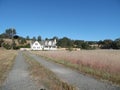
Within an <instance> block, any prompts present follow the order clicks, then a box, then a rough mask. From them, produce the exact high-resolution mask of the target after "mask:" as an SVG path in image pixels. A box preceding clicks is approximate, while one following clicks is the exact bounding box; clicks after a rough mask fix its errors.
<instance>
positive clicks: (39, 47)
mask: <svg viewBox="0 0 120 90" xmlns="http://www.w3.org/2000/svg"><path fill="white" fill-rule="evenodd" d="M42 49H43V46H42V45H41V44H40V43H39V42H38V41H35V42H34V43H33V44H32V43H31V50H42Z"/></svg>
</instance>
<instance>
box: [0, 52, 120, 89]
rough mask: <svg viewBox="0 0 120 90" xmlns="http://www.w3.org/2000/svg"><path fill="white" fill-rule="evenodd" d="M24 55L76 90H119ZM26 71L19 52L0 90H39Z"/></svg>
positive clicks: (36, 57) (56, 65)
mask: <svg viewBox="0 0 120 90" xmlns="http://www.w3.org/2000/svg"><path fill="white" fill-rule="evenodd" d="M26 53H27V54H28V55H30V56H31V57H33V58H34V59H35V60H37V61H38V62H39V63H41V64H42V65H43V66H45V67H46V68H48V69H50V70H51V71H53V72H54V73H55V74H56V76H58V78H60V79H61V80H63V81H65V82H68V83H69V84H72V85H74V86H76V87H78V90H120V87H118V86H114V85H111V84H108V83H105V82H101V81H99V80H96V79H94V78H91V77H89V76H85V75H83V74H80V73H78V72H77V71H74V70H72V69H70V68H66V67H64V66H63V65H60V64H56V63H54V62H49V61H46V60H44V59H42V58H40V57H38V56H36V55H33V54H31V53H28V52H26ZM27 69H28V64H27V63H26V62H25V60H24V57H23V56H22V52H19V53H18V56H17V57H16V60H15V64H14V66H13V68H12V70H11V71H10V73H9V75H8V77H7V79H6V81H5V83H4V84H3V87H1V88H0V90H40V86H39V87H38V86H36V85H35V83H34V81H32V80H31V79H30V77H29V72H28V70H27Z"/></svg>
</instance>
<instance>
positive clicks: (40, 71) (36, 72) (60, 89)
mask: <svg viewBox="0 0 120 90" xmlns="http://www.w3.org/2000/svg"><path fill="white" fill-rule="evenodd" d="M24 57H25V59H26V61H27V63H29V66H30V67H29V70H30V75H31V77H32V78H33V79H34V80H35V81H36V82H37V83H38V84H39V86H40V85H42V86H44V87H45V88H47V89H48V90H76V89H75V88H74V87H73V86H71V85H68V84H67V83H65V82H63V81H61V80H59V79H58V78H57V77H56V75H55V74H54V73H53V72H51V71H50V70H48V69H46V68H45V67H43V66H42V65H41V64H40V63H39V62H37V61H36V60H34V59H33V58H31V57H30V56H28V55H26V54H24ZM41 90H42V89H41Z"/></svg>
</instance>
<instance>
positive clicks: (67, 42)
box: [0, 28, 120, 49]
mask: <svg viewBox="0 0 120 90" xmlns="http://www.w3.org/2000/svg"><path fill="white" fill-rule="evenodd" d="M16 33H17V32H16V29H14V28H9V29H6V30H5V32H4V33H2V34H0V47H4V48H6V49H11V48H12V47H13V49H19V48H21V47H26V48H30V43H28V42H27V41H33V42H34V41H36V40H37V41H42V37H41V36H40V35H39V36H37V37H35V36H34V37H33V38H30V37H29V36H27V37H25V38H24V37H21V36H18V35H16ZM4 39H12V43H11V44H10V43H6V42H5V41H4ZM51 39H52V40H54V39H56V41H57V46H58V48H68V49H72V48H80V49H120V38H117V39H115V40H111V39H105V40H100V41H84V40H72V39H70V38H68V37H63V38H58V37H57V36H54V37H53V38H50V39H49V38H46V39H45V40H51ZM15 40H17V42H18V44H19V45H17V44H16V42H15Z"/></svg>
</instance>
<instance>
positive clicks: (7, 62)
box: [0, 50, 17, 86]
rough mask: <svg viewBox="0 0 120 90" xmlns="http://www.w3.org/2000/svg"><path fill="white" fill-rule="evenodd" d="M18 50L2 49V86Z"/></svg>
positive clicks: (0, 81)
mask: <svg viewBox="0 0 120 90" xmlns="http://www.w3.org/2000/svg"><path fill="white" fill-rule="evenodd" d="M16 55H17V52H16V51H12V50H0V86H1V85H2V83H3V82H4V80H5V78H6V76H7V74H8V72H9V70H10V69H11V68H12V66H13V63H14V60H15V56H16Z"/></svg>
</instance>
